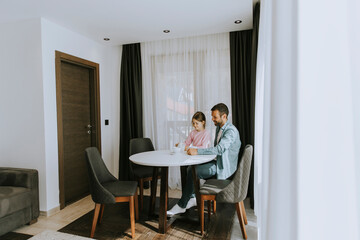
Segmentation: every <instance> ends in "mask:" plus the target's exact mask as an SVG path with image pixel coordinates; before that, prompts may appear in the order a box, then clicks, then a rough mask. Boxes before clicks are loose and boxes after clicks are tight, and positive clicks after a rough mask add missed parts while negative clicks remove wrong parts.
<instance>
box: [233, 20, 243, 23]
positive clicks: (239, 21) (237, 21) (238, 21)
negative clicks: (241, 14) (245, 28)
mask: <svg viewBox="0 0 360 240" xmlns="http://www.w3.org/2000/svg"><path fill="white" fill-rule="evenodd" d="M234 23H235V24H240V23H242V21H241V20H236V21H235V22H234Z"/></svg>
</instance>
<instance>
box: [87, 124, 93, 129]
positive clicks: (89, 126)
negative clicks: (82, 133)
mask: <svg viewBox="0 0 360 240" xmlns="http://www.w3.org/2000/svg"><path fill="white" fill-rule="evenodd" d="M92 127H93V126H91V125H90V124H88V125H87V126H86V127H85V128H88V129H91V128H92Z"/></svg>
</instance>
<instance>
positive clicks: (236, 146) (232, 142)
mask: <svg viewBox="0 0 360 240" xmlns="http://www.w3.org/2000/svg"><path fill="white" fill-rule="evenodd" d="M228 115H229V109H228V107H227V106H226V105H225V104H223V103H219V104H216V105H215V106H214V107H213V108H212V109H211V116H212V121H213V122H214V124H215V126H216V135H215V141H214V147H210V148H203V149H196V148H189V149H188V151H187V153H188V154H189V155H198V154H199V155H212V154H214V155H217V156H216V160H214V161H211V162H208V163H205V164H201V165H198V166H196V173H197V175H198V178H200V179H207V178H210V177H212V176H215V175H216V177H217V179H227V178H228V177H230V176H231V175H232V174H233V173H234V172H235V171H236V168H237V163H238V155H239V151H240V146H241V141H240V136H239V131H238V130H237V129H236V127H235V126H234V125H232V124H231V123H230V122H228ZM193 206H196V199H195V196H194V181H193V178H192V171H191V168H190V167H188V169H187V178H186V185H185V187H184V189H183V190H182V196H181V199H180V200H179V202H178V204H176V205H175V206H174V207H173V208H172V209H170V210H169V211H167V214H168V216H172V215H174V214H179V213H184V212H185V211H186V210H187V209H189V208H191V207H193Z"/></svg>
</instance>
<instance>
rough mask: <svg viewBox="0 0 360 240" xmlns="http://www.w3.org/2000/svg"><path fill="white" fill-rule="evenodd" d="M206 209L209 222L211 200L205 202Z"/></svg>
mask: <svg viewBox="0 0 360 240" xmlns="http://www.w3.org/2000/svg"><path fill="white" fill-rule="evenodd" d="M207 207H208V218H209V221H210V217H211V200H207Z"/></svg>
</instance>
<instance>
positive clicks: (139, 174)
mask: <svg viewBox="0 0 360 240" xmlns="http://www.w3.org/2000/svg"><path fill="white" fill-rule="evenodd" d="M129 145H130V147H129V155H130V156H131V155H134V154H137V153H141V152H148V151H154V150H155V149H154V145H153V144H152V142H151V140H150V138H133V139H131V140H130V144H129ZM153 170H154V168H153V167H148V166H141V165H138V164H135V163H133V162H131V161H130V171H131V175H132V177H133V179H135V180H136V181H138V184H139V192H140V209H143V205H144V204H143V201H144V182H146V181H152V180H153ZM157 178H158V179H159V178H160V174H158V176H157Z"/></svg>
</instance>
